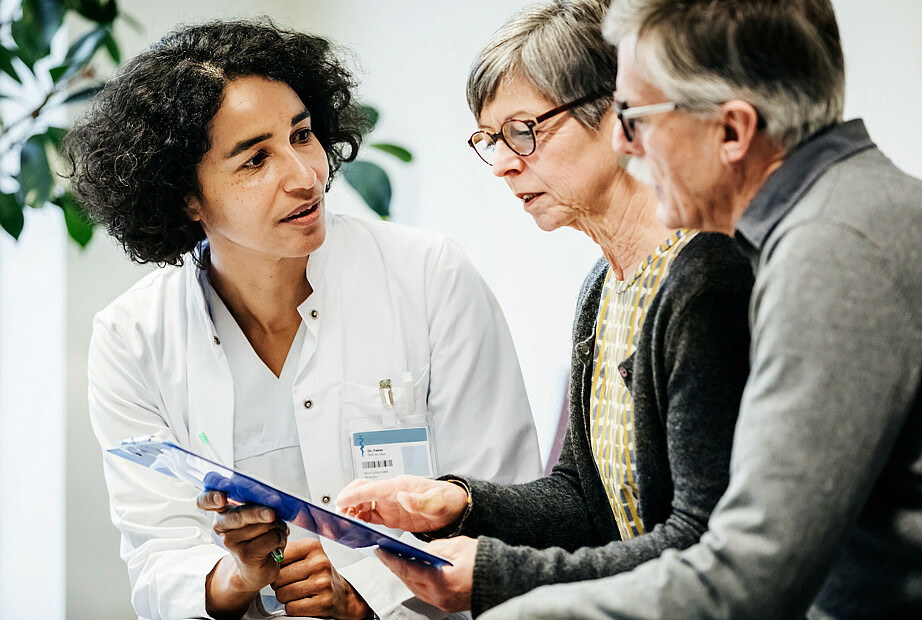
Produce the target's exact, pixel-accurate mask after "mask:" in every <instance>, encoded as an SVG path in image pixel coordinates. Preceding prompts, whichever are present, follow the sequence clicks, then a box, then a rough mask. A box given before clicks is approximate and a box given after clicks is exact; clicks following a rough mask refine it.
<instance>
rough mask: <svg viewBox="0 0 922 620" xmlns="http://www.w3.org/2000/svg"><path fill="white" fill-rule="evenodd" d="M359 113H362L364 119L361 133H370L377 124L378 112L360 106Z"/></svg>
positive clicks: (365, 106) (367, 106)
mask: <svg viewBox="0 0 922 620" xmlns="http://www.w3.org/2000/svg"><path fill="white" fill-rule="evenodd" d="M359 111H360V112H361V113H362V116H364V117H365V123H366V125H365V128H364V129H365V131H364V132H363V133H371V132H372V131H373V130H374V128H375V125H377V124H378V111H377V110H376V109H374V108H373V107H371V106H370V105H360V106H359Z"/></svg>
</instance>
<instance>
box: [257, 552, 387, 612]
mask: <svg viewBox="0 0 922 620" xmlns="http://www.w3.org/2000/svg"><path fill="white" fill-rule="evenodd" d="M272 589H273V590H275V598H277V599H278V600H279V602H280V603H283V604H284V605H285V613H287V614H288V615H289V616H316V617H321V618H341V619H343V620H347V619H357V620H358V619H361V618H367V617H368V616H370V615H371V608H369V607H368V605H367V604H366V603H365V601H364V600H363V599H362V597H361V596H360V595H359V594H358V592H356V591H355V589H354V588H353V587H352V585H351V584H350V583H349V582H348V581H346V580H345V579H344V578H343V576H342V575H340V574H339V573H338V572H337V571H336V569H335V568H333V565H332V564H330V559H329V558H328V557H327V555H326V553H324V552H323V547H322V546H321V545H320V541H319V540H316V539H313V538H307V539H304V540H294V541H291V542H290V543H288V546H287V547H285V559H284V560H283V561H282V569H281V570H280V571H279V575H278V578H277V579H276V580H275V581H274V582H273V583H272Z"/></svg>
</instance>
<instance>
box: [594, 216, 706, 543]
mask: <svg viewBox="0 0 922 620" xmlns="http://www.w3.org/2000/svg"><path fill="white" fill-rule="evenodd" d="M695 234H696V231H685V230H678V231H676V233H675V234H674V235H673V236H671V237H670V238H669V239H667V240H666V241H665V242H664V243H663V244H662V245H661V246H660V247H659V248H657V249H656V251H655V252H653V254H651V255H650V256H648V257H647V259H646V260H645V261H644V262H643V264H641V265H640V267H638V268H637V271H636V272H634V275H633V276H631V277H630V278H629V279H627V280H624V281H619V280H616V279H615V278H613V277H612V275H611V273H612V272H611V270H610V269H609V271H608V274H607V275H606V276H605V284H604V286H603V288H602V296H601V300H600V303H599V316H598V319H597V320H596V334H595V354H594V356H593V371H592V373H593V374H592V403H591V420H590V433H591V437H590V439H591V443H592V451H593V454H594V455H595V461H596V464H597V465H598V467H599V474H600V475H601V477H602V484H603V486H604V487H605V492H606V493H607V495H608V501H609V503H610V504H611V509H612V512H613V513H614V515H615V521H616V522H617V523H618V529H619V531H620V532H621V539H622V540H626V539H628V538H633V537H634V536H640V535H641V534H643V533H644V527H643V523H642V522H641V520H640V515H639V513H638V508H637V498H638V488H637V482H636V480H637V466H636V459H635V448H634V402H633V400H632V398H631V394H630V392H628V390H627V387H626V386H625V385H624V381H623V380H622V378H621V375H620V374H619V371H618V364H620V363H621V362H623V361H624V360H625V359H627V358H628V357H629V356H630V355H631V353H633V352H634V348H635V347H636V346H637V341H638V339H639V337H640V328H641V326H642V325H643V321H644V317H645V316H646V314H647V310H648V309H649V307H650V304H651V302H652V301H653V298H654V297H655V296H656V293H657V291H659V288H660V286H661V285H662V283H663V281H664V280H665V279H666V276H667V274H668V273H669V266H670V265H671V264H672V261H673V259H675V257H676V256H677V255H678V254H679V252H680V251H681V250H682V248H683V247H685V245H686V244H687V243H688V241H689V240H690V239H691V238H692V237H694V236H695Z"/></svg>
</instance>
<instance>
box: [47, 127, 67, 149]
mask: <svg viewBox="0 0 922 620" xmlns="http://www.w3.org/2000/svg"><path fill="white" fill-rule="evenodd" d="M45 135H46V136H48V140H49V142H51V146H53V147H54V148H55V149H56V150H58V151H60V150H61V145H62V144H63V143H64V136H65V135H67V130H66V129H64V128H63V127H49V128H48V129H47V130H46V131H45Z"/></svg>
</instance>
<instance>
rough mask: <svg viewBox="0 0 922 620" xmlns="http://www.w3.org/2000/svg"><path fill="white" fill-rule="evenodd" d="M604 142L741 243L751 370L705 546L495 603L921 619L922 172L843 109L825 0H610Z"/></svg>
mask: <svg viewBox="0 0 922 620" xmlns="http://www.w3.org/2000/svg"><path fill="white" fill-rule="evenodd" d="M605 34H606V37H607V38H608V39H609V40H610V41H611V42H613V43H614V44H616V45H617V46H618V52H619V73H618V80H617V92H616V93H615V104H614V105H615V108H616V110H617V111H619V116H620V118H621V127H620V128H618V129H616V130H615V136H614V142H615V147H616V148H617V150H619V151H620V152H621V153H623V154H629V155H634V156H636V157H639V158H642V159H643V160H645V162H646V165H647V167H648V170H649V173H650V175H651V178H652V180H653V183H654V185H655V188H656V192H657V195H658V198H659V201H660V206H659V207H658V208H659V212H658V214H659V216H660V218H661V219H662V220H663V221H664V223H666V224H667V225H669V226H683V227H685V226H687V227H695V228H701V229H705V230H719V231H725V232H726V233H728V234H733V235H734V236H735V238H736V239H737V240H738V242H739V244H740V246H742V248H743V249H744V250H745V251H746V252H747V254H748V255H749V256H750V257H751V260H752V265H753V268H754V270H755V272H756V284H755V289H754V291H753V298H752V303H751V310H750V319H751V324H752V350H751V356H750V359H751V362H752V370H751V374H750V379H749V382H748V383H747V386H746V390H745V393H744V396H743V403H742V408H741V411H740V416H739V422H738V426H737V431H736V435H735V438H734V446H733V456H732V464H731V479H730V485H729V488H728V490H727V491H726V493H725V495H724V496H723V498H722V499H721V500H720V503H719V504H718V506H717V509H716V510H715V512H714V513H713V515H712V517H711V520H710V522H709V525H708V527H709V529H708V531H707V532H706V533H705V534H704V535H703V537H702V539H701V541H700V543H698V544H697V545H695V546H693V547H691V548H689V549H687V550H685V551H683V552H677V551H667V552H666V553H665V554H663V555H662V556H661V557H660V558H659V559H657V560H653V561H651V562H648V563H646V564H644V565H642V566H640V567H639V568H637V569H635V570H634V571H633V572H631V573H626V574H623V575H620V576H617V577H612V578H607V579H603V580H598V581H591V582H583V583H579V584H571V585H563V586H551V587H546V588H541V589H538V590H535V591H534V592H532V593H531V594H529V595H526V596H524V597H521V598H518V599H514V600H513V601H510V602H509V603H507V604H504V605H502V606H500V607H497V608H495V609H494V610H493V611H492V612H491V613H488V614H486V615H484V616H483V618H489V619H491V620H493V619H498V618H529V619H531V618H554V619H557V618H577V617H585V618H601V617H615V618H714V617H719V618H747V619H748V618H798V617H803V615H804V614H805V613H807V614H808V616H809V617H811V618H829V617H832V618H837V617H848V618H871V617H873V618H907V617H913V618H920V617H922V392H920V382H922V379H920V375H922V310H920V309H922V182H920V181H918V180H916V179H913V178H911V177H909V176H907V175H905V174H903V173H902V172H900V171H899V170H898V169H897V168H896V167H895V166H894V165H893V164H892V163H891V162H890V161H889V160H887V158H886V157H885V156H884V155H883V154H882V153H881V152H880V151H879V150H878V149H877V148H876V147H875V145H874V143H873V142H872V141H871V139H870V138H869V137H868V134H867V132H866V131H865V128H864V125H863V123H862V122H861V121H860V120H855V121H850V122H847V123H842V121H841V115H842V100H843V91H844V70H843V58H842V50H841V46H840V43H839V34H838V27H837V25H836V21H835V15H834V14H833V10H832V7H831V5H830V2H829V0H734V1H733V2H730V1H726V0H725V1H716V0H615V1H614V2H613V5H612V7H611V10H610V13H609V15H608V18H607V21H606V24H605Z"/></svg>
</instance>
